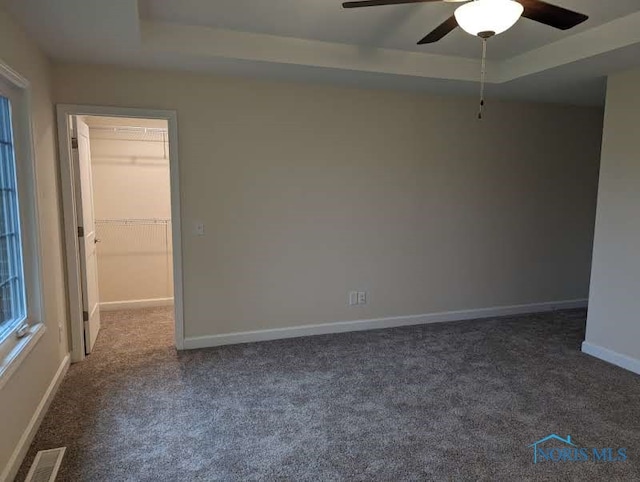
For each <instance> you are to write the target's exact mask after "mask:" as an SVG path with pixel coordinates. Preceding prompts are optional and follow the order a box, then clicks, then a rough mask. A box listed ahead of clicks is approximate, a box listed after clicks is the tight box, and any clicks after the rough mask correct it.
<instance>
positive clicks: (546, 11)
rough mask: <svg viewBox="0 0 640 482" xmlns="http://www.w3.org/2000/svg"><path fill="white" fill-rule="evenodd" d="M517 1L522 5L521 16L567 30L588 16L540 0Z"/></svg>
mask: <svg viewBox="0 0 640 482" xmlns="http://www.w3.org/2000/svg"><path fill="white" fill-rule="evenodd" d="M517 1H518V2H519V3H521V4H522V5H523V6H524V13H523V14H522V16H523V17H525V18H528V19H530V20H535V21H536V22H540V23H543V24H545V25H549V26H550V27H555V28H558V29H560V30H569V29H570V28H573V27H575V26H576V25H579V24H581V23H582V22H584V21H585V20H587V19H588V18H589V17H588V16H587V15H584V14H582V13H578V12H574V11H572V10H567V9H566V8H563V7H558V6H557V5H551V4H550V3H547V2H542V1H541V0H517Z"/></svg>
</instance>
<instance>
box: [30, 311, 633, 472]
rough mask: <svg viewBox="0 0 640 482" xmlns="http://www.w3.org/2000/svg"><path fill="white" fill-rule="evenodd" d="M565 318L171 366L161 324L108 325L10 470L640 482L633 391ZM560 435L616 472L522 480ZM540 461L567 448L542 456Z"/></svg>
mask: <svg viewBox="0 0 640 482" xmlns="http://www.w3.org/2000/svg"><path fill="white" fill-rule="evenodd" d="M584 329H585V312H584V311H564V312H555V313H547V314H540V315H527V316H517V317H510V318H496V319H489V320H477V321H464V322H454V323H443V324H433V325H424V326H414V327H406V328H396V329H388V330H376V331H368V332H358V333H344V334H338V335H326V336H316V337H308V338H299V339H290V340H283V341H272V342H263V343H254V344H244V345H236V346H228V347H220V348H212V349H203V350H196V351H189V352H184V353H180V354H178V353H176V350H175V349H174V348H173V347H172V345H173V326H172V317H171V312H170V310H168V309H148V310H141V311H128V312H115V313H105V314H104V315H103V328H102V331H101V332H100V335H99V337H98V341H97V345H96V349H95V352H94V353H93V354H92V355H91V356H90V357H89V358H88V359H87V360H86V361H85V362H83V363H80V364H76V365H73V366H71V368H70V370H69V373H68V375H67V377H66V379H65V380H64V382H63V383H62V386H61V388H60V390H59V392H58V394H57V396H56V398H55V400H54V401H53V404H52V406H51V409H50V410H49V412H48V414H47V415H46V417H45V420H44V422H43V423H42V426H41V428H40V430H39V432H38V433H37V435H36V438H35V440H34V442H33V444H32V446H31V449H30V451H29V454H28V456H27V458H26V460H25V463H24V464H23V466H22V469H21V471H20V474H19V476H18V480H23V478H24V476H25V475H26V472H27V470H28V467H29V465H30V464H31V461H32V460H33V457H34V456H35V453H36V451H37V450H39V449H47V448H52V447H58V446H66V447H67V453H66V456H65V459H64V463H63V465H62V468H61V471H60V474H59V477H58V480H59V481H74V482H76V481H110V482H113V481H199V480H202V481H213V480H221V481H241V480H242V481H244V480H292V481H318V480H322V481H342V480H380V481H402V480H439V481H440V480H576V481H577V480H579V481H586V480H594V481H595V480H598V481H600V480H615V481H618V480H629V481H634V480H635V481H637V480H640V377H639V376H637V375H634V374H632V373H629V372H627V371H625V370H622V369H620V368H617V367H614V366H612V365H608V364H606V363H604V362H602V361H599V360H596V359H594V358H591V357H589V356H587V355H584V354H582V353H581V352H580V343H581V341H582V339H583V337H584ZM553 433H555V434H557V435H559V436H560V437H562V438H565V437H566V436H567V435H571V439H572V441H573V443H575V444H576V445H578V446H579V447H588V448H589V450H591V447H603V448H604V447H612V448H613V449H614V450H617V448H626V449H627V455H628V459H627V460H626V461H618V462H604V461H600V462H594V461H583V462H571V461H561V462H557V463H556V462H552V461H545V460H542V461H540V462H539V463H537V464H534V463H533V451H532V449H531V448H529V447H528V446H529V445H530V444H532V443H533V442H535V441H537V440H539V439H541V438H543V437H545V436H547V435H549V434H553ZM549 446H550V447H561V446H562V444H561V443H559V442H558V441H550V442H549Z"/></svg>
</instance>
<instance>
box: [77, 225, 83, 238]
mask: <svg viewBox="0 0 640 482" xmlns="http://www.w3.org/2000/svg"><path fill="white" fill-rule="evenodd" d="M78 237H79V238H84V226H78Z"/></svg>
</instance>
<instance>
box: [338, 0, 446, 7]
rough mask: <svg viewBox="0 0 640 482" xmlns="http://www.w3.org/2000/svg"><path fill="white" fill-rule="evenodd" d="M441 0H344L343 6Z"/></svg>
mask: <svg viewBox="0 0 640 482" xmlns="http://www.w3.org/2000/svg"><path fill="white" fill-rule="evenodd" d="M442 1H443V0H360V1H357V2H345V3H343V4H342V6H343V8H360V7H378V6H380V5H402V4H405V3H429V2H442Z"/></svg>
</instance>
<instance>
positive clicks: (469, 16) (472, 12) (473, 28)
mask: <svg viewBox="0 0 640 482" xmlns="http://www.w3.org/2000/svg"><path fill="white" fill-rule="evenodd" d="M523 12H524V7H523V6H522V4H520V3H518V2H515V1H514V0H475V1H473V2H469V3H465V4H464V5H462V6H460V7H458V8H457V10H456V11H455V17H456V20H457V21H458V25H460V27H462V29H463V30H464V31H465V32H467V33H469V34H471V35H474V36H480V37H490V36H492V35H498V34H501V33H502V32H505V31H506V30H509V29H510V28H511V27H513V26H514V25H515V23H516V22H517V21H518V19H519V18H520V17H521V16H522V13H523Z"/></svg>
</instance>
